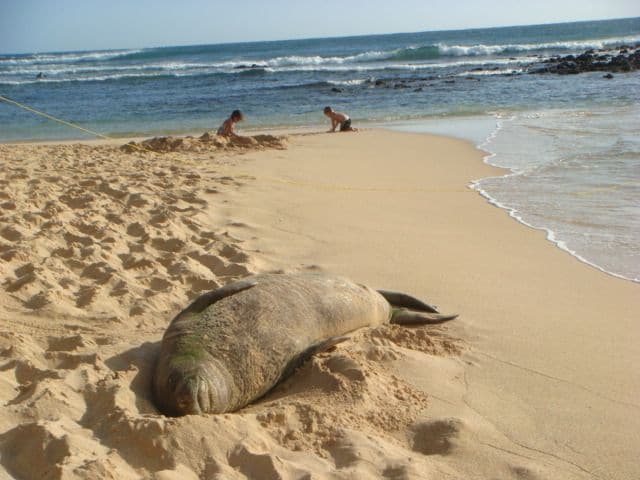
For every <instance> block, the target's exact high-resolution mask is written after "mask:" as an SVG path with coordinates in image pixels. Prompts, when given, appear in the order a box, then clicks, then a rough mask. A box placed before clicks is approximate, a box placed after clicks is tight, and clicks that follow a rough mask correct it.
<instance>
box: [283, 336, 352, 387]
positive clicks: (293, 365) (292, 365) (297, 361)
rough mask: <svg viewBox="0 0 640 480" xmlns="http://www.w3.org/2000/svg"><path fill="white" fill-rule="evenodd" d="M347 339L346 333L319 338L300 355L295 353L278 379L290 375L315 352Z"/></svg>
mask: <svg viewBox="0 0 640 480" xmlns="http://www.w3.org/2000/svg"><path fill="white" fill-rule="evenodd" d="M347 340H349V337H347V336H346V335H341V336H338V337H330V338H327V339H326V340H321V341H319V342H316V343H314V344H313V345H311V346H310V347H309V348H307V349H306V350H304V351H303V352H302V353H301V354H300V355H297V356H296V357H294V358H293V359H291V361H289V363H288V364H287V366H286V367H285V369H284V371H283V373H282V376H281V377H280V380H282V379H283V378H285V377H288V376H289V375H291V374H292V373H293V371H294V370H295V369H297V368H298V367H300V366H301V365H302V364H303V363H304V362H306V361H307V360H309V359H310V358H311V357H313V356H314V355H315V354H317V353H322V352H326V351H327V350H329V349H330V348H332V347H335V346H336V345H338V344H339V343H342V342H346V341H347ZM280 380H278V381H280Z"/></svg>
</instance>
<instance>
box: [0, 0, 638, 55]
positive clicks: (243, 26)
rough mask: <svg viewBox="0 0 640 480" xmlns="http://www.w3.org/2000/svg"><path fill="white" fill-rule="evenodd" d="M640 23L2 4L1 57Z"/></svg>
mask: <svg viewBox="0 0 640 480" xmlns="http://www.w3.org/2000/svg"><path fill="white" fill-rule="evenodd" d="M637 16H640V1H639V0H594V1H584V0H560V1H559V0H535V1H527V2H523V1H519V0H484V1H482V0H475V1H474V0H455V1H454V0H364V1H360V0H317V1H315V2H311V1H305V0H268V1H263V0H227V1H224V2H223V1H217V0H181V1H177V0H172V1H168V0H154V1H151V0H0V52H3V53H22V52H38V51H65V50H94V49H111V48H138V47H153V46H167V45H191V44H207V43H226V42H241V41H253V40H278V39H289V38H309V37H330V36H331V37H333V36H346V35H364V34H373V33H395V32H417V31H426V30H443V29H462V28H475V27H494V26H504V25H529V24H538V23H555V22H567V21H577V20H598V19H606V18H622V17H637Z"/></svg>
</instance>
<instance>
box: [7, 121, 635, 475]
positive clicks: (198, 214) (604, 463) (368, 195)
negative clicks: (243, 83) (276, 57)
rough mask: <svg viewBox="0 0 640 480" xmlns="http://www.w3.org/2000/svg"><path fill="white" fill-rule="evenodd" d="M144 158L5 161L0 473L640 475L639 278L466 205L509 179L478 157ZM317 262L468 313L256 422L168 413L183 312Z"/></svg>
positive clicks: (375, 152)
mask: <svg viewBox="0 0 640 480" xmlns="http://www.w3.org/2000/svg"><path fill="white" fill-rule="evenodd" d="M123 143H124V142H118V143H117V144H98V143H93V142H84V143H82V144H76V143H65V144H57V145H53V144H50V145H48V144H44V145H43V144H21V145H0V166H1V167H2V168H1V171H0V208H1V209H2V210H1V211H0V215H1V217H0V277H1V278H2V283H1V285H0V286H1V287H2V288H0V304H1V306H2V308H1V309H0V398H1V401H2V405H3V407H2V409H1V410H0V464H1V466H0V478H45V479H57V478H64V479H67V478H83V479H93V478H113V479H129V478H130V479H137V478H145V479H147V478H150V479H158V480H170V479H198V478H200V479H244V478H252V479H253V478H256V479H280V478H282V479H303V478H306V479H325V478H326V479H369V478H388V479H423V478H434V479H470V478H477V479H488V478H513V479H547V478H552V479H583V478H584V479H586V478H597V479H631V478H637V477H638V476H640V467H639V466H638V462H637V459H638V458H640V433H639V432H640V415H638V413H639V412H638V411H639V409H640V404H639V403H638V398H640V373H639V371H638V368H637V366H638V363H639V360H640V359H639V354H640V352H639V350H638V345H640V328H638V325H637V319H638V317H640V287H639V285H638V284H636V283H633V282H630V281H625V280H621V279H618V278H615V277H613V276H609V275H606V274H604V273H602V272H600V271H598V270H597V269H595V268H592V267H590V266H588V265H586V264H584V263H581V262H580V261H578V260H577V259H576V258H574V257H572V256H570V255H569V254H567V253H566V252H563V251H562V250H560V249H558V248H557V247H555V246H554V245H553V244H552V243H550V242H548V241H547V240H546V239H545V235H544V232H541V231H536V230H533V229H530V228H528V227H526V226H524V225H522V224H519V223H518V222H516V221H515V220H514V219H512V218H510V217H509V215H508V213H507V212H506V211H504V210H501V209H499V208H497V207H495V206H493V205H491V204H489V203H488V202H487V201H486V200H485V199H484V198H482V197H481V196H480V195H479V194H478V193H477V192H476V191H474V190H472V189H471V188H469V184H470V183H471V182H472V181H473V180H475V179H479V178H484V177H489V176H496V175H503V174H504V173H505V172H504V171H502V170H499V169H496V168H493V167H490V166H488V165H486V164H484V163H483V161H482V158H483V153H482V152H480V151H478V150H477V149H475V148H474V147H473V146H472V145H471V144H469V143H467V142H464V141H461V140H456V139H450V138H446V137H436V136H430V135H422V134H420V135H418V134H406V133H394V132H387V131H382V130H369V131H361V132H359V133H357V134H335V135H328V134H315V135H312V134H305V135H295V136H290V137H288V138H287V139H281V138H279V137H273V136H269V135H266V136H258V137H255V138H254V139H252V140H249V141H243V142H239V143H234V142H231V143H229V142H220V141H217V140H215V139H211V138H206V139H205V140H204V141H201V140H198V139H190V140H185V141H178V142H177V143H171V142H169V143H167V142H164V143H162V142H160V143H158V142H156V143H155V144H151V143H150V144H147V146H148V148H150V149H153V150H160V149H162V150H165V153H152V152H149V151H146V150H143V151H140V150H136V149H133V150H131V149H129V150H130V151H129V152H127V151H124V150H123V149H121V148H120V145H121V144H123ZM145 148H146V147H145ZM304 270H313V271H315V270H319V271H325V272H329V273H333V274H338V275H343V276H346V277H350V278H352V279H353V280H355V281H358V282H360V283H365V284H367V285H370V286H372V287H376V288H386V289H391V290H399V291H406V292H409V293H411V294H413V295H415V296H417V297H420V298H423V299H425V300H427V301H429V302H430V303H434V304H436V305H438V306H439V307H440V309H441V311H444V312H457V313H459V314H460V317H459V318H458V319H456V320H455V321H453V322H450V323H447V324H445V325H441V326H427V327H416V328H403V327H399V326H395V325H389V326H384V327H377V328H370V329H362V330H360V331H357V332H355V333H354V334H353V335H352V338H351V340H349V341H347V342H345V343H342V344H340V345H338V346H337V348H336V349H335V350H333V351H331V352H325V353H322V354H320V355H317V356H316V357H314V358H312V359H311V360H310V361H309V362H307V363H305V364H304V365H303V366H302V367H301V368H300V369H298V370H297V371H296V372H295V374H294V375H293V376H292V377H291V378H289V379H287V380H286V381H284V382H283V383H282V384H280V385H279V386H278V387H276V389H275V390H274V391H272V392H271V393H270V394H268V395H267V396H266V397H264V398H263V399H262V400H260V401H259V402H258V403H256V404H253V405H250V406H249V407H247V408H245V409H243V410H241V411H240V412H237V413H233V414H225V415H204V416H187V417H181V418H168V417H164V416H162V415H160V414H159V413H158V412H157V410H156V408H155V406H154V404H153V399H152V397H151V393H150V380H151V373H152V371H153V365H154V359H155V355H156V353H157V350H158V346H159V341H160V339H161V336H162V333H163V332H164V329H165V328H166V326H167V324H168V322H169V321H170V320H171V318H173V316H174V315H175V314H176V313H178V312H179V311H180V310H181V309H182V308H184V307H185V306H186V305H187V304H188V303H189V301H190V300H191V299H193V298H195V297H196V296H198V295H199V294H202V293H204V292H206V291H208V290H211V289H214V288H217V287H219V286H222V285H224V284H226V283H228V282H230V281H232V280H235V279H238V278H241V277H243V276H246V275H248V274H251V273H258V272H266V271H285V272H293V271H304Z"/></svg>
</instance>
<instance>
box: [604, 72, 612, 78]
mask: <svg viewBox="0 0 640 480" xmlns="http://www.w3.org/2000/svg"><path fill="white" fill-rule="evenodd" d="M602 78H608V79H612V78H613V75H611V74H610V73H607V74H606V75H603V76H602Z"/></svg>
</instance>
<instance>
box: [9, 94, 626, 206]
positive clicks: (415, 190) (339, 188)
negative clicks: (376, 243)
mask: <svg viewBox="0 0 640 480" xmlns="http://www.w3.org/2000/svg"><path fill="white" fill-rule="evenodd" d="M0 100H2V101H4V102H7V103H10V104H12V105H15V106H16V107H19V108H22V109H23V110H26V111H28V112H31V113H35V114H36V115H40V116H42V117H44V118H48V119H49V120H53V121H54V122H58V123H61V124H62V125H66V126H68V127H71V128H75V129H77V130H81V131H83V132H86V133H88V134H90V135H95V136H96V137H99V138H103V139H105V140H117V139H115V138H113V137H109V136H108V135H104V134H102V133H99V132H94V131H93V130H89V129H88V128H84V127H82V126H80V125H76V124H75V123H72V122H68V121H66V120H62V119H60V118H56V117H54V116H53V115H49V114H48V113H45V112H41V111H40V110H36V109H35V108H31V107H29V106H27V105H24V104H22V103H20V102H16V101H15V100H11V99H10V98H7V97H5V96H3V95H0ZM127 145H128V146H130V147H132V148H136V149H138V150H140V151H143V152H150V153H161V152H157V151H155V150H151V149H150V148H147V147H144V146H142V145H138V144H136V143H130V144H127ZM236 173H238V172H236ZM240 174H242V172H240ZM246 175H249V176H253V177H256V176H255V175H252V174H250V173H247V174H246ZM256 178H257V177H256ZM261 178H263V179H265V180H271V181H273V182H277V183H284V184H289V185H297V186H303V187H316V188H320V189H323V190H334V191H355V192H386V193H400V192H402V193H442V192H457V193H470V192H471V191H472V190H445V189H442V190H437V189H427V188H404V189H398V188H385V187H378V188H376V187H350V186H348V185H332V184H321V183H315V182H302V181H297V180H287V179H282V178H275V177H261ZM633 184H635V183H633V182H629V183H624V184H622V185H633ZM618 188H620V186H612V187H603V188H592V189H589V190H584V191H577V192H571V194H573V195H577V196H583V195H593V194H596V193H601V192H605V191H610V190H616V189H618Z"/></svg>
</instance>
